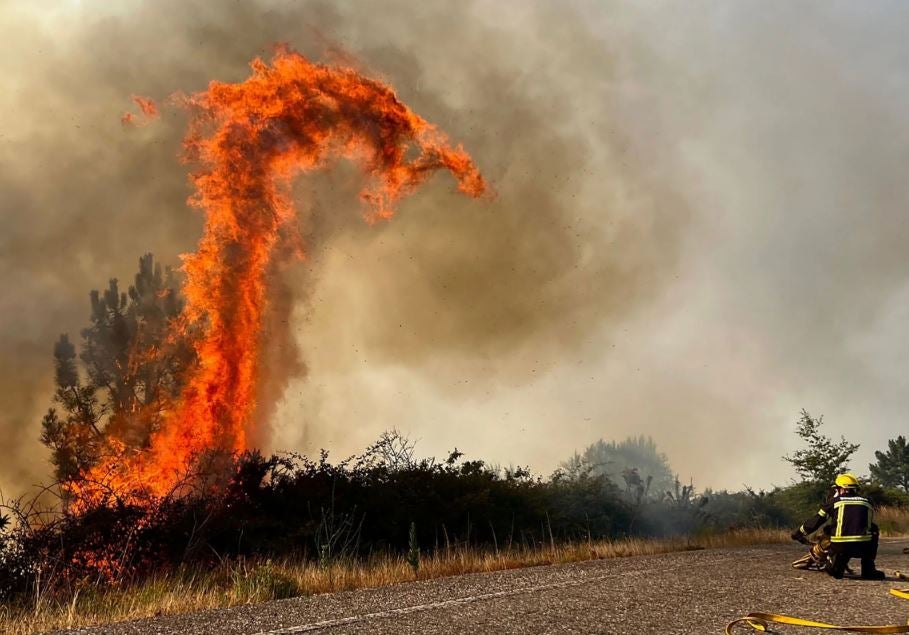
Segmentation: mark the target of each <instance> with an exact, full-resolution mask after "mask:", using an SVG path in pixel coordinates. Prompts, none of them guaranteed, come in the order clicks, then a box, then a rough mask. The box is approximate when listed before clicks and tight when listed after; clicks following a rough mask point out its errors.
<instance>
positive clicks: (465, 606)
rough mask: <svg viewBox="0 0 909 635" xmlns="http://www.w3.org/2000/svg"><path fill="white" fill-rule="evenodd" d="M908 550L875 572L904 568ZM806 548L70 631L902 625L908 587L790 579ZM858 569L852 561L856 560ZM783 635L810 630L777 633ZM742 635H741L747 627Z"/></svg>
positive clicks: (894, 551) (608, 565) (888, 545)
mask: <svg viewBox="0 0 909 635" xmlns="http://www.w3.org/2000/svg"><path fill="white" fill-rule="evenodd" d="M907 546H909V541H906V540H903V541H885V542H884V543H883V544H882V545H881V553H880V555H879V557H878V566H879V567H880V568H883V569H885V570H887V571H888V572H889V571H891V570H893V569H900V570H902V571H904V572H905V571H907V570H909V555H904V554H903V553H902V550H903V548H905V547H907ZM803 552H804V549H803V548H802V547H800V546H799V545H796V544H792V545H774V546H763V547H750V548H742V549H718V550H709V551H693V552H685V553H673V554H664V555H659V556H640V557H635V558H621V559H613V560H599V561H593V562H583V563H577V564H569V565H557V566H549V567H533V568H529V569H518V570H513V571H502V572H496V573H484V574H473V575H465V576H459V577H452V578H443V579H439V580H428V581H422V582H412V583H405V584H398V585H395V586H390V587H385V588H382V589H369V590H362V591H351V592H346V593H334V594H326V595H318V596H310V597H305V598H294V599H291V600H282V601H278V602H269V603H266V604H260V605H255V606H243V607H236V608H231V609H218V610H212V611H204V612H201V613H193V614H188V615H180V616H171V617H162V618H157V619H148V620H141V621H136V622H126V623H121V624H116V625H110V626H105V627H97V628H92V629H81V630H76V631H68V632H69V633H80V634H91V635H101V634H102V633H103V634H105V635H107V634H110V635H170V634H174V635H196V634H208V633H212V634H214V633H217V634H219V635H220V634H223V635H240V634H244V635H291V634H294V633H328V634H331V635H340V634H342V633H345V634H346V633H405V634H409V633H420V634H423V633H432V634H437V633H515V634H518V633H520V634H524V633H585V634H586V633H612V634H626V633H627V634H629V635H630V634H634V635H641V634H645V633H661V634H664V633H678V634H682V633H684V634H686V635H709V634H712V633H722V632H723V629H724V627H725V625H726V623H727V622H729V621H731V620H732V619H734V618H736V617H739V616H741V615H743V614H745V613H747V612H749V611H764V612H772V613H786V614H790V615H796V616H799V617H803V618H807V619H816V620H822V621H828V622H832V623H834V624H852V625H855V624H901V623H905V622H906V619H907V617H909V602H907V601H905V600H901V599H898V598H895V597H893V596H891V595H889V594H888V593H887V590H888V589H890V588H891V587H895V588H905V587H907V586H909V582H902V583H900V582H891V581H885V582H867V581H861V580H840V581H837V580H833V579H831V578H829V577H828V576H827V575H825V574H822V573H813V572H802V571H796V570H794V569H791V568H790V567H789V563H790V562H791V561H792V560H794V559H795V558H797V557H798V556H800V555H801V554H802V553H803ZM856 564H857V563H856ZM779 631H780V632H781V633H804V632H819V631H814V630H809V631H805V630H800V629H798V628H795V627H785V626H783V627H780V628H779ZM741 632H742V633H745V632H749V631H748V630H747V629H745V630H742V631H741Z"/></svg>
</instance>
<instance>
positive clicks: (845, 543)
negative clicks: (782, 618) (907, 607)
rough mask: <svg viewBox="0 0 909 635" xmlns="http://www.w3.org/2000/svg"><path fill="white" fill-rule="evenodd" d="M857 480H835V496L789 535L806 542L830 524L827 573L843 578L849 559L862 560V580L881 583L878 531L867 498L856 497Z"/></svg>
mask: <svg viewBox="0 0 909 635" xmlns="http://www.w3.org/2000/svg"><path fill="white" fill-rule="evenodd" d="M858 485H859V483H858V479H856V478H855V477H854V476H853V475H852V474H840V475H839V476H837V477H836V482H835V484H834V490H835V491H834V494H833V496H832V497H831V498H830V499H829V500H828V501H827V502H826V503H824V505H823V506H822V507H821V508H820V509H819V510H818V512H817V514H815V515H814V516H812V517H811V518H810V519H809V520H807V521H805V524H803V525H802V526H801V527H799V528H798V529H796V530H795V531H794V532H792V539H793V540H797V541H799V542H802V543H807V542H808V536H809V535H810V534H812V533H814V532H815V531H817V530H818V529H819V528H820V527H821V525H823V524H825V523H827V522H828V521H832V522H831V524H830V525H828V526H827V527H826V528H825V533H828V534H829V536H830V551H829V558H828V560H827V566H826V571H827V573H829V574H830V575H832V576H833V577H834V578H837V579H839V578H842V577H843V574H844V573H845V571H846V565H848V564H849V559H850V558H860V559H861V561H862V578H863V579H866V580H883V579H884V578H885V577H886V576H885V574H884V572H883V571H878V570H877V568H875V565H874V560H875V558H877V544H878V528H877V525H875V524H874V523H873V522H872V521H873V519H874V511H873V510H872V508H871V503H870V502H868V499H867V498H865V497H863V496H859V495H858Z"/></svg>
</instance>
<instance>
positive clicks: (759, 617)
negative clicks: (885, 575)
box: [726, 576, 909, 635]
mask: <svg viewBox="0 0 909 635" xmlns="http://www.w3.org/2000/svg"><path fill="white" fill-rule="evenodd" d="M900 577H901V576H900ZM890 595H895V596H896V597H898V598H903V599H904V600H909V589H890ZM771 622H773V623H775V624H791V625H792V626H808V627H811V628H823V629H827V630H830V631H847V632H849V633H909V622H907V623H906V624H905V625H902V626H901V625H899V624H894V625H890V626H836V625H834V624H825V623H824V622H812V621H811V620H803V619H801V618H798V617H790V616H788V615H777V614H776V613H757V612H755V613H749V614H748V615H746V616H745V617H740V618H739V619H737V620H734V621H732V622H729V624H728V625H726V635H733V632H732V630H733V628H735V627H736V626H737V625H742V624H745V625H748V626H750V627H751V628H752V629H754V630H756V631H760V632H762V633H771V632H773V631H771V630H770V623H771Z"/></svg>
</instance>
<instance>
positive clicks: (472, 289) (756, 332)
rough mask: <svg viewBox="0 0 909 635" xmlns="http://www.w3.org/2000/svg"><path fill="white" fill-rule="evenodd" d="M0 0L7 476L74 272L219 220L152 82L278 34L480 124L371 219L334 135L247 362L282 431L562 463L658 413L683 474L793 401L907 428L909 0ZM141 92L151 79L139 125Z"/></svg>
mask: <svg viewBox="0 0 909 635" xmlns="http://www.w3.org/2000/svg"><path fill="white" fill-rule="evenodd" d="M685 9H686V8H685V7H683V6H681V5H674V4H672V3H650V4H646V5H643V6H641V5H640V4H639V3H616V2H466V3H447V2H425V3H413V2H404V1H403V0H402V1H395V2H375V3H373V2H369V3H367V2H340V3H339V2H229V3H228V2H223V3H222V2H176V1H175V0H164V1H158V2H125V3H118V5H117V7H116V8H113V9H111V8H107V7H106V6H105V4H104V3H90V2H81V3H80V2H73V3H60V4H54V5H51V4H50V3H48V4H47V5H43V4H41V3H37V4H35V5H30V6H25V5H20V6H17V5H16V4H14V3H7V4H0V26H2V29H3V31H4V37H3V38H0V42H2V43H0V70H2V72H0V90H2V92H3V95H4V97H3V99H2V100H0V125H2V130H0V188H2V190H0V191H2V193H3V196H2V199H0V228H2V231H0V275H2V279H3V282H4V284H3V287H2V288H3V291H2V295H0V298H2V301H0V302H2V309H3V310H2V312H0V353H2V356H3V360H4V362H3V367H2V370H0V424H2V430H3V433H4V435H5V439H6V440H7V448H8V450H9V452H8V455H7V456H8V459H7V460H5V461H4V462H3V465H2V468H0V486H2V487H3V490H4V493H6V492H9V491H15V490H16V489H17V488H21V487H22V486H24V485H26V484H28V483H31V482H35V481H37V480H39V479H41V478H44V477H46V475H47V474H48V473H49V466H48V464H47V455H46V453H44V452H43V450H42V449H41V447H40V444H39V443H38V441H37V439H38V436H39V433H40V424H39V422H40V417H41V414H42V412H43V411H44V410H45V409H46V408H47V407H48V406H49V405H50V396H51V376H52V365H51V361H52V358H51V350H52V344H53V341H54V339H55V338H56V336H57V334H59V333H60V332H69V333H70V334H71V335H73V336H75V335H77V334H78V331H79V329H80V328H81V327H82V326H84V325H85V322H86V320H87V317H88V301H87V298H88V292H89V290H90V289H92V288H98V287H100V286H103V285H104V284H106V281H107V279H108V278H110V277H117V278H119V279H120V280H121V284H124V285H125V284H127V283H128V281H129V279H130V277H131V276H132V275H133V273H134V272H135V269H136V265H137V261H138V258H139V256H140V255H141V254H143V253H145V252H148V251H150V252H153V253H154V254H155V255H156V257H157V258H158V259H159V260H160V261H162V262H164V263H167V264H173V265H178V264H179V257H178V256H179V254H180V253H185V252H188V251H191V250H192V249H193V247H194V245H195V243H196V241H197V240H198V237H199V234H200V231H201V218H200V216H199V214H198V212H197V211H195V210H190V209H189V208H188V207H187V206H186V204H185V199H186V197H187V196H188V195H189V194H190V188H189V185H188V182H187V178H186V175H187V170H189V169H192V166H186V165H182V164H181V163H180V162H179V160H178V155H179V152H180V138H181V135H182V133H183V130H184V125H185V122H186V118H185V114H184V113H182V112H181V111H180V110H179V108H176V107H174V106H167V105H166V101H167V100H166V97H167V96H168V95H170V94H173V93H174V92H185V93H190V92H193V91H197V90H201V89H204V87H205V86H206V85H207V82H209V81H210V80H212V79H218V80H222V81H240V80H242V79H243V78H244V77H246V76H247V75H248V73H249V70H248V62H249V61H250V60H251V59H252V58H253V57H255V56H257V55H260V56H264V57H266V58H267V57H268V56H269V55H270V52H271V50H272V46H273V45H274V44H275V43H276V42H286V43H288V44H289V45H290V46H291V47H293V48H295V49H297V50H299V51H300V52H302V53H303V54H305V55H307V56H309V57H310V58H312V59H316V60H324V61H327V62H332V61H336V60H344V61H346V62H351V63H355V64H357V65H358V66H359V67H360V68H361V69H362V71H363V72H364V73H366V74H369V75H372V76H375V77H378V78H380V79H383V80H384V81H387V82H389V83H390V84H391V85H393V86H394V87H395V89H396V91H397V93H398V95H399V97H400V98H401V99H402V100H403V101H404V102H405V103H407V104H408V105H409V106H410V107H411V108H413V110H414V111H416V112H417V113H419V114H420V115H421V116H423V117H424V118H426V119H427V120H429V121H431V122H433V123H435V124H436V125H438V126H439V127H440V128H441V129H443V130H444V131H446V132H447V133H448V134H449V136H450V137H451V138H452V139H453V140H454V141H456V142H459V143H463V145H464V147H465V149H467V151H468V152H470V154H471V155H472V156H473V158H474V160H475V161H476V163H477V164H478V165H479V167H480V169H481V170H482V171H483V173H484V176H486V178H487V179H488V180H489V181H490V183H491V184H492V186H493V188H494V189H495V190H496V196H495V197H494V198H492V199H490V200H485V201H479V202H478V201H474V200H470V199H466V198H464V197H461V196H459V195H458V194H457V193H456V192H455V191H454V186H453V183H452V181H451V179H450V177H447V176H444V175H438V176H436V177H434V178H433V179H432V180H431V181H430V182H429V183H428V184H427V185H426V186H425V187H424V188H422V189H421V190H420V191H419V192H417V193H416V194H415V195H414V196H413V197H411V198H409V199H407V200H406V201H404V202H403V203H402V204H401V205H400V207H399V210H398V214H397V216H396V217H395V218H394V219H393V220H391V221H390V222H388V223H380V224H377V225H372V226H371V225H368V224H366V223H364V222H363V220H362V217H361V213H362V209H361V207H360V205H359V203H358V201H357V199H356V192H357V191H358V190H359V189H360V187H361V185H362V181H361V177H360V175H359V174H358V173H357V171H356V170H355V169H353V168H352V167H351V166H349V165H344V164H341V165H336V166H331V167H330V168H329V169H328V170H326V171H325V172H324V173H320V174H316V175H310V176H307V177H306V178H305V179H301V180H300V181H299V182H298V183H297V184H296V186H295V191H296V195H297V196H296V198H297V201H298V207H299V210H300V224H301V229H302V230H303V233H304V235H305V236H306V237H307V251H308V257H307V259H306V260H305V261H304V262H302V263H297V264H291V265H289V266H287V267H280V268H277V269H276V272H275V276H274V281H273V285H272V294H273V297H272V303H273V307H274V308H275V311H274V312H273V314H272V316H271V318H270V319H271V320H272V321H271V322H270V323H269V324H268V325H267V327H268V328H269V332H272V331H274V332H275V333H278V332H280V331H281V330H282V329H280V328H272V327H274V326H275V324H276V323H279V322H287V323H289V324H290V329H291V334H292V336H293V337H292V338H291V339H292V340H294V341H290V340H288V339H287V338H283V339H280V340H275V339H273V340H272V341H270V342H269V347H268V352H267V354H266V355H265V357H264V363H263V379H262V383H263V387H262V393H261V395H262V403H261V406H260V410H261V413H262V414H261V418H262V419H263V426H264V427H265V428H266V430H264V431H263V433H262V434H261V435H260V437H259V440H260V441H261V442H262V443H263V444H264V445H265V446H266V448H267V449H295V450H304V451H313V450H315V449H317V448H319V447H322V446H325V447H328V448H329V449H331V450H333V451H334V452H336V453H340V454H344V453H350V452H354V451H356V450H358V449H360V448H362V447H363V446H364V445H365V444H366V443H368V442H369V441H371V440H372V439H374V438H375V437H376V436H377V435H378V434H379V433H380V432H381V431H382V430H385V429H388V428H392V427H395V428H398V429H400V430H402V431H404V432H407V433H409V434H411V435H412V436H414V437H415V438H417V439H419V444H420V446H418V447H421V449H423V450H424V451H426V452H430V453H436V454H441V453H443V452H444V451H445V450H447V449H451V448H452V447H454V446H457V447H459V448H460V449H463V450H466V451H467V452H468V453H469V454H471V455H473V456H479V457H483V458H487V459H489V460H492V461H495V462H498V463H501V464H509V463H510V464H529V465H531V466H532V467H534V468H536V469H538V470H541V471H546V470H549V469H552V468H553V467H555V466H556V464H557V463H558V462H559V461H560V460H562V459H564V458H566V457H567V456H568V455H570V454H571V452H572V451H573V450H574V449H577V448H581V447H583V446H585V445H587V444H589V443H591V442H593V441H595V440H596V439H598V438H601V437H604V438H607V439H620V438H623V437H625V436H627V435H629V434H649V435H651V436H653V437H654V439H655V440H656V442H657V444H658V446H659V447H660V448H661V449H662V450H663V451H665V452H666V453H667V454H668V455H669V458H670V461H671V462H672V464H673V466H674V467H675V469H676V470H677V471H678V472H679V473H680V475H681V476H682V477H683V478H686V477H693V478H694V480H695V483H696V484H701V485H718V486H730V487H736V486H739V485H741V484H742V483H748V484H751V485H756V486H767V485H769V484H771V483H782V482H785V481H786V480H787V479H788V478H789V477H790V472H789V471H788V469H787V468H786V466H785V465H784V464H782V463H781V462H780V460H779V457H780V455H781V454H783V453H785V452H787V451H790V450H791V449H792V448H793V447H794V443H795V439H794V436H793V435H792V432H791V431H792V424H793V421H794V420H795V418H796V417H797V414H798V410H799V409H800V408H802V407H804V408H807V409H809V410H810V411H812V412H814V413H817V414H821V413H823V414H825V415H826V420H827V421H828V425H829V427H830V432H832V433H834V434H837V435H838V434H840V433H842V434H846V435H847V436H849V437H850V439H852V440H854V441H857V442H860V443H862V444H863V454H862V455H861V457H860V459H861V460H860V461H858V462H857V463H856V465H855V466H854V467H856V468H857V469H858V470H859V471H862V469H863V468H864V467H865V465H864V463H867V460H868V458H869V457H870V454H871V450H872V449H874V448H876V447H880V446H881V445H882V444H883V443H884V441H885V440H886V439H887V438H888V437H892V436H894V435H895V434H897V433H899V431H900V430H901V429H903V428H904V425H903V424H902V420H901V416H902V411H903V410H904V409H905V406H906V405H907V403H906V402H907V400H909V397H907V396H906V395H907V393H906V391H905V389H904V388H905V384H906V380H905V379H904V376H905V374H904V372H902V362H903V361H905V360H906V358H907V353H909V343H907V341H906V338H905V337H904V336H903V324H904V320H903V317H904V316H905V315H906V314H907V312H909V291H907V287H906V280H907V278H906V273H907V270H909V256H907V255H906V249H905V247H904V245H905V244H906V238H907V233H909V226H907V223H906V222H905V220H904V219H905V212H904V210H903V205H904V202H905V201H906V200H909V199H907V194H909V191H907V190H909V185H907V184H906V179H905V178H903V176H902V174H903V164H904V158H905V154H906V147H907V146H906V137H907V127H906V118H907V114H906V113H907V112H909V110H907V108H906V106H907V101H909V84H907V82H906V80H907V77H906V71H904V70H903V69H905V68H909V66H907V65H906V61H907V60H906V57H907V55H909V46H907V45H906V44H904V42H903V39H904V38H902V36H901V34H900V32H899V29H898V28H896V25H898V24H900V23H901V20H903V19H905V18H906V16H905V15H901V14H902V13H905V12H906V9H905V8H903V6H902V5H900V4H898V3H893V4H884V3H882V4H875V5H874V8H873V10H872V9H870V8H868V7H867V6H865V5H862V6H861V7H859V6H858V5H852V4H848V3H819V2H817V3H815V2H812V3H807V2H806V3H798V4H795V3H794V4H791V5H785V6H784V5H770V6H768V5H767V4H766V3H757V2H755V3H736V4H734V5H731V4H729V3H723V2H716V3H703V4H702V5H700V7H699V10H698V11H697V12H691V11H688V10H685ZM131 95H148V96H151V97H153V98H156V99H159V100H162V101H163V102H164V105H163V108H162V116H161V118H160V119H158V120H155V121H153V122H149V123H147V124H144V123H143V124H142V125H138V126H129V127H124V126H122V125H121V123H120V115H121V114H122V113H123V112H124V111H125V110H127V109H130V107H131V103H130V96H131Z"/></svg>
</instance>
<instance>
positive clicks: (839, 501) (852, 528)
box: [801, 496, 874, 542]
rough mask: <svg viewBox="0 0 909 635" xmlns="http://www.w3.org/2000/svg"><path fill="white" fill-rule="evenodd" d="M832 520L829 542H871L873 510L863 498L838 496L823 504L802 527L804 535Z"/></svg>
mask: <svg viewBox="0 0 909 635" xmlns="http://www.w3.org/2000/svg"><path fill="white" fill-rule="evenodd" d="M828 520H832V521H833V524H832V529H833V531H832V532H831V534H830V540H831V542H866V541H868V540H871V538H872V535H871V523H872V522H873V520H874V510H873V509H872V508H871V503H869V502H868V499H867V498H865V497H863V496H839V497H835V498H833V499H832V500H830V501H829V502H828V503H825V504H824V506H823V507H821V508H820V509H819V510H818V512H817V514H815V515H814V516H812V517H811V518H810V519H809V520H808V521H806V522H805V524H804V525H802V527H801V530H802V533H804V534H805V535H808V534H811V533H814V532H815V531H817V530H818V529H819V528H820V526H821V525H823V524H824V523H825V522H827V521H828Z"/></svg>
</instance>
